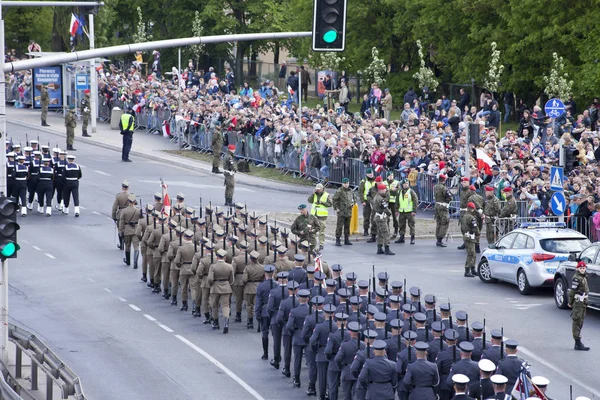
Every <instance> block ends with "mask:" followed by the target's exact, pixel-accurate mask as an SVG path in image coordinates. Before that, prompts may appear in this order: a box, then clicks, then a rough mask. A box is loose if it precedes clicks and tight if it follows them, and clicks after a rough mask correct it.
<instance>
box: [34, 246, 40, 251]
mask: <svg viewBox="0 0 600 400" xmlns="http://www.w3.org/2000/svg"><path fill="white" fill-rule="evenodd" d="M32 247H33V249H34V250H37V251H42V249H40V248H39V247H37V246H32Z"/></svg>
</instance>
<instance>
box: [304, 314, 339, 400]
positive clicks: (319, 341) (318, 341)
mask: <svg viewBox="0 0 600 400" xmlns="http://www.w3.org/2000/svg"><path fill="white" fill-rule="evenodd" d="M323 311H324V315H323V317H324V318H323V322H320V323H319V324H317V325H316V326H315V329H314V330H313V332H312V335H311V337H310V339H309V346H310V347H311V351H312V352H314V353H315V354H316V357H315V360H316V363H317V381H318V384H319V400H324V399H325V393H326V391H327V368H328V364H329V359H328V358H327V356H326V355H325V347H326V345H327V341H328V340H329V335H331V334H332V333H333V332H336V331H337V325H336V324H334V323H333V314H334V313H335V305H333V304H331V303H329V304H325V306H324V307H323Z"/></svg>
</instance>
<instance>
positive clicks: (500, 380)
mask: <svg viewBox="0 0 600 400" xmlns="http://www.w3.org/2000/svg"><path fill="white" fill-rule="evenodd" d="M490 380H491V381H492V383H493V384H494V385H506V384H507V383H508V378H507V377H505V376H504V375H500V374H495V375H492V377H491V378H490ZM536 386H538V385H536Z"/></svg>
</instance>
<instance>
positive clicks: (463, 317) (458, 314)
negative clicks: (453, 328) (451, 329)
mask: <svg viewBox="0 0 600 400" xmlns="http://www.w3.org/2000/svg"><path fill="white" fill-rule="evenodd" d="M454 316H455V317H456V320H457V321H466V320H467V319H468V316H467V313H466V311H462V310H460V311H457V312H456V313H455V314H454Z"/></svg>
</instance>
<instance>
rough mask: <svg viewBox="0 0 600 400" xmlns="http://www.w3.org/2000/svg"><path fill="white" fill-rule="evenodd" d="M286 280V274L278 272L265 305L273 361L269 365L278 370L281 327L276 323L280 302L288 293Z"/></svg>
mask: <svg viewBox="0 0 600 400" xmlns="http://www.w3.org/2000/svg"><path fill="white" fill-rule="evenodd" d="M287 278H288V273H287V272H279V273H278V274H277V282H278V285H277V286H276V287H274V288H273V289H271V291H270V292H269V302H268V303H267V312H268V313H269V321H270V323H271V336H273V359H272V360H271V361H270V363H269V364H270V365H271V366H272V367H273V368H275V369H279V362H280V361H281V328H282V327H281V325H280V324H279V322H278V321H277V312H278V311H279V305H280V304H281V302H282V301H283V300H284V299H286V298H287V296H288V291H287V290H286V287H287Z"/></svg>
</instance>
